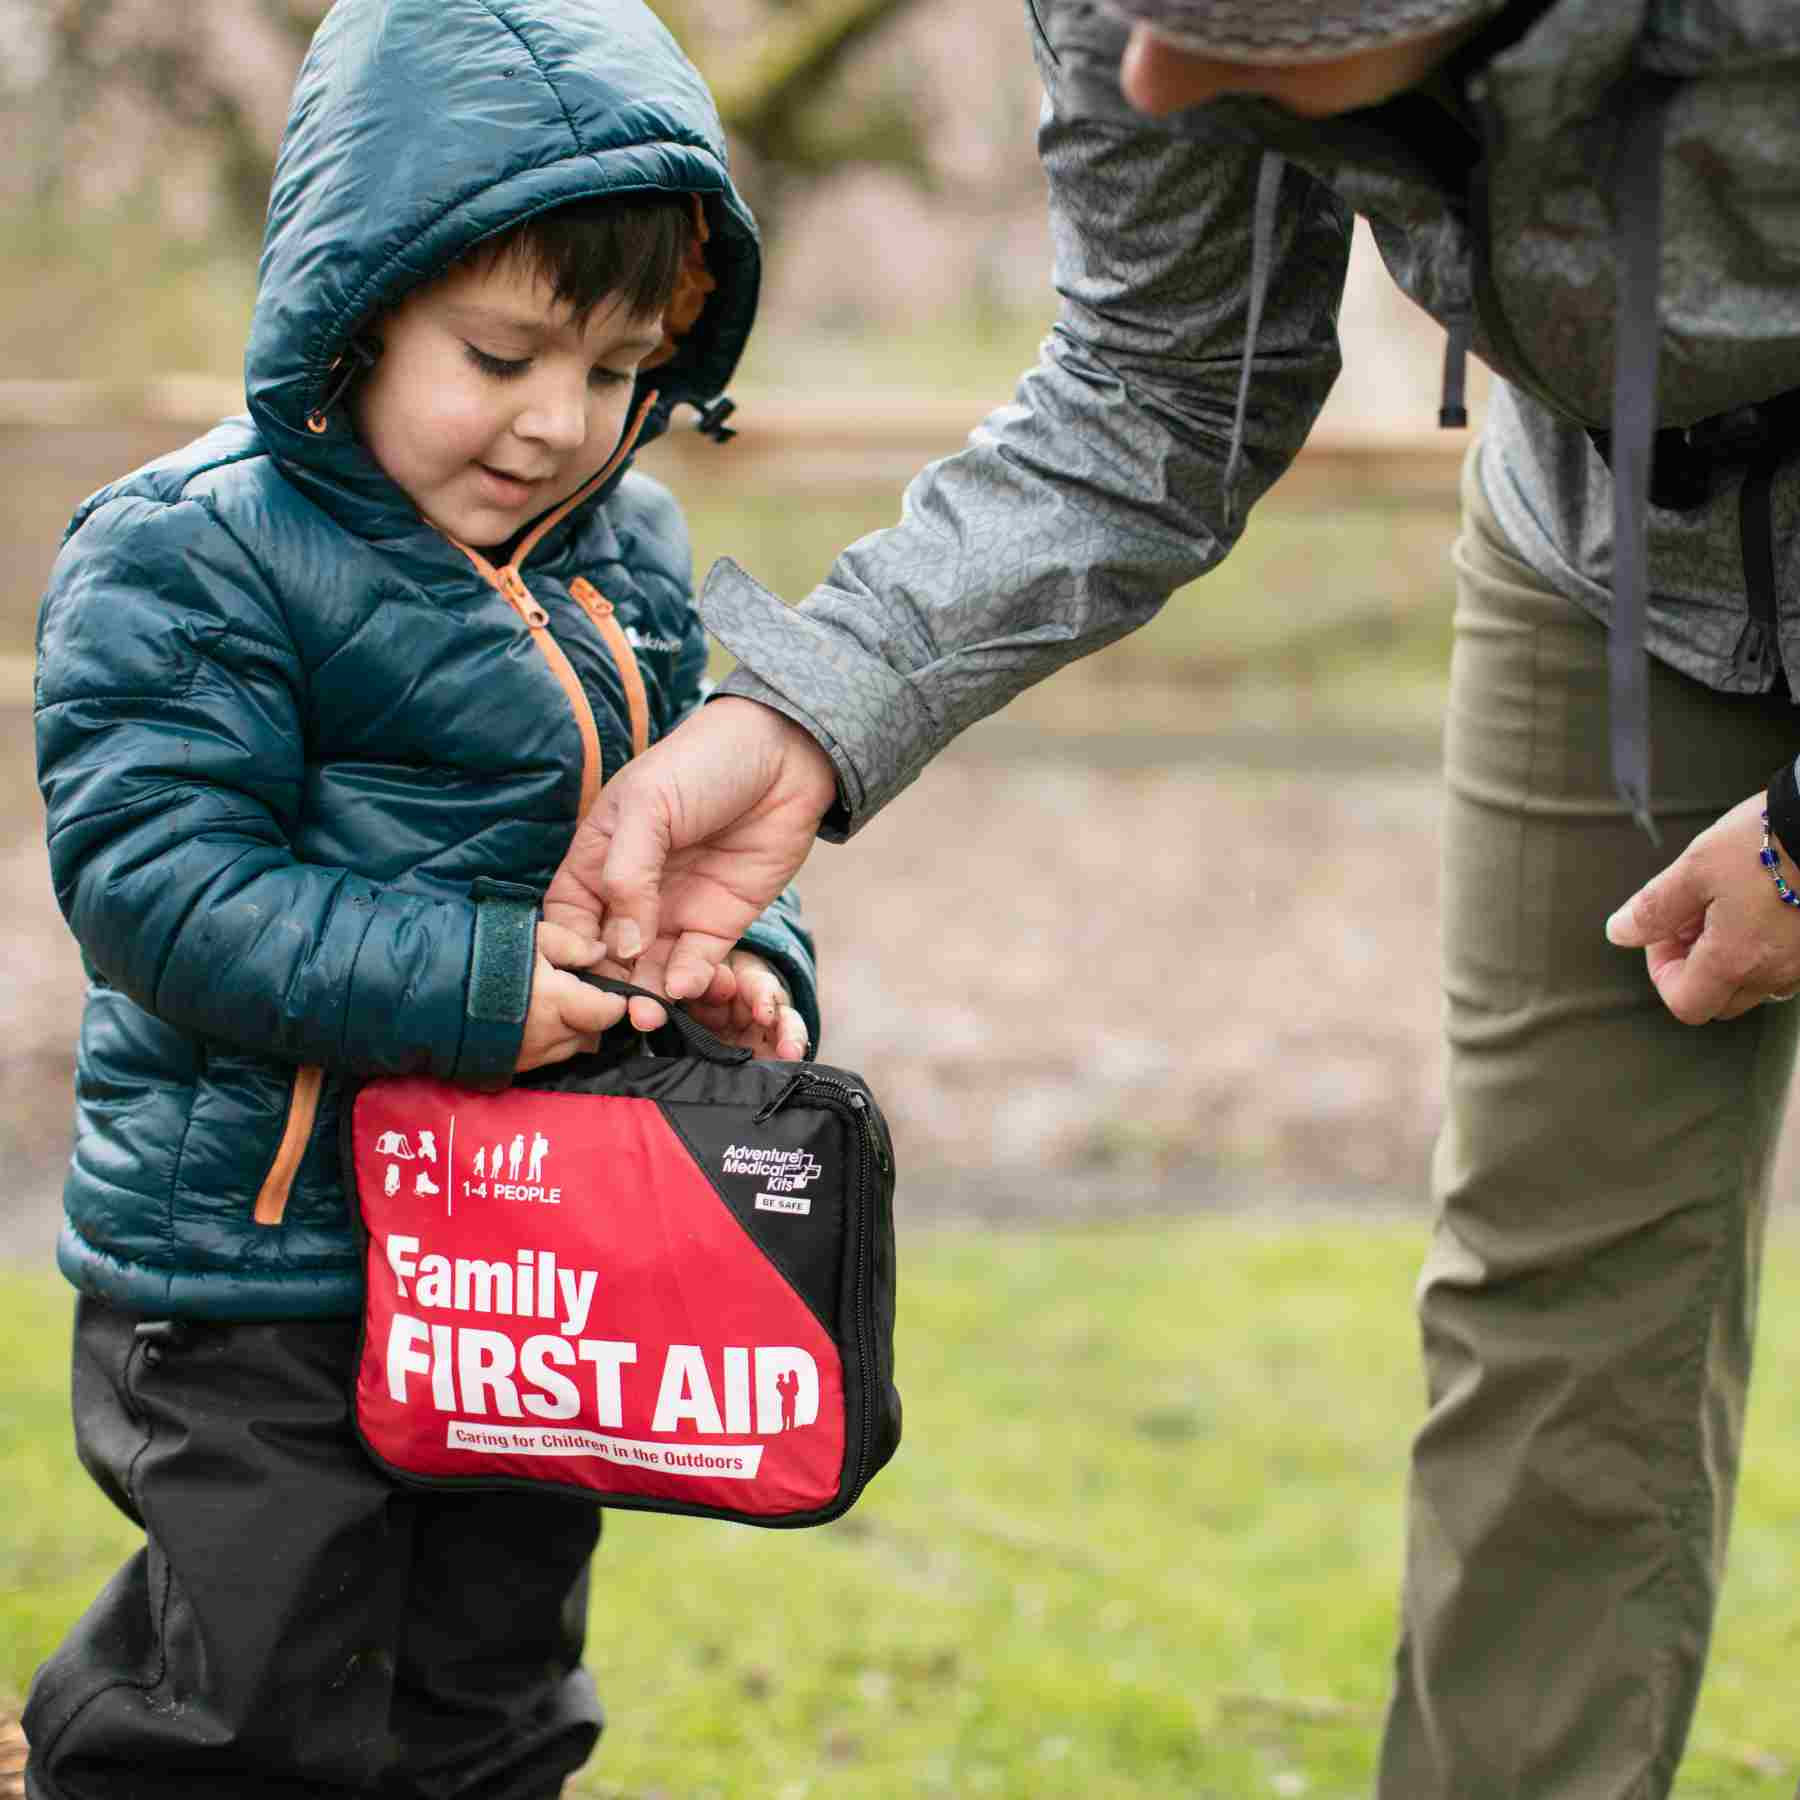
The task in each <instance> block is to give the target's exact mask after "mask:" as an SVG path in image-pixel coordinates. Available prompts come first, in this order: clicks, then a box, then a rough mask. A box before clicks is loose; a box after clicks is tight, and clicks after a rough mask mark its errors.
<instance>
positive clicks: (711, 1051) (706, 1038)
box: [569, 969, 756, 1067]
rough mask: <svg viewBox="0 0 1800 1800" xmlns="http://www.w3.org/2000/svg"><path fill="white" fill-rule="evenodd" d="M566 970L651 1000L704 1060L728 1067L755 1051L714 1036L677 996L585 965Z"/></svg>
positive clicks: (608, 988)
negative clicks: (593, 972) (592, 970)
mask: <svg viewBox="0 0 1800 1800" xmlns="http://www.w3.org/2000/svg"><path fill="white" fill-rule="evenodd" d="M569 973H570V974H572V975H579V976H580V977H581V979H582V980H583V981H585V982H586V983H587V984H588V986H589V987H597V988H599V989H601V990H602V991H603V992H605V993H608V994H623V995H624V996H625V998H626V999H627V1000H654V1001H655V1002H656V1004H657V1005H658V1006H660V1007H661V1008H662V1009H663V1011H664V1012H665V1013H667V1014H668V1017H669V1029H670V1030H672V1031H673V1032H674V1033H675V1035H676V1036H677V1037H678V1038H680V1039H681V1041H682V1043H683V1044H684V1045H685V1046H686V1047H687V1048H688V1049H689V1050H691V1051H692V1052H693V1054H694V1055H695V1056H698V1057H701V1058H703V1059H704V1060H705V1061H707V1062H712V1063H723V1064H725V1065H726V1066H728V1067H730V1066H734V1065H736V1064H738V1063H747V1062H749V1061H750V1060H751V1058H752V1057H753V1056H754V1055H755V1054H756V1053H755V1052H754V1051H753V1050H747V1049H745V1047H744V1046H743V1045H742V1044H728V1043H726V1042H725V1040H724V1039H723V1038H719V1037H714V1036H713V1034H712V1033H711V1032H710V1031H708V1030H707V1029H706V1027H705V1026H704V1025H702V1024H701V1023H700V1021H699V1020H698V1019H695V1018H691V1017H690V1016H689V1015H688V1014H687V1012H686V1011H685V1010H684V1009H683V1008H682V1004H681V1002H680V1001H679V1000H671V999H670V998H669V997H668V995H666V994H658V993H653V992H652V991H651V990H650V989H649V988H643V987H633V986H632V984H631V983H630V982H629V981H615V980H613V978H612V977H611V976H610V975H590V974H588V972H587V971H586V970H585V969H571V970H570V971H569Z"/></svg>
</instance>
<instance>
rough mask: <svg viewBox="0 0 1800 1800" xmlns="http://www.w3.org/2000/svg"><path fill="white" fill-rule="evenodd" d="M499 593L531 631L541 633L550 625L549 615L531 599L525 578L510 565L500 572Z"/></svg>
mask: <svg viewBox="0 0 1800 1800" xmlns="http://www.w3.org/2000/svg"><path fill="white" fill-rule="evenodd" d="M500 591H501V593H503V594H504V595H505V596H506V597H507V599H508V600H510V601H511V602H512V605H513V611H514V612H516V613H517V614H518V615H519V617H520V618H521V619H523V620H524V621H525V623H526V624H527V625H529V626H530V627H531V629H532V630H533V631H542V630H543V629H544V627H545V626H546V625H548V624H549V623H550V615H549V614H548V613H547V612H545V611H544V609H543V608H542V607H541V606H539V605H538V603H537V602H536V601H535V600H534V599H532V597H531V589H530V588H528V587H527V586H526V585H525V578H524V576H522V575H521V574H520V573H519V571H518V570H517V569H515V568H514V567H513V566H512V564H511V563H508V564H507V565H506V567H505V568H504V569H502V570H501V571H500Z"/></svg>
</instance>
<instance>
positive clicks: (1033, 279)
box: [0, 0, 1047, 378]
mask: <svg viewBox="0 0 1800 1800" xmlns="http://www.w3.org/2000/svg"><path fill="white" fill-rule="evenodd" d="M659 10H660V12H661V14H662V16H663V17H664V18H665V20H666V22H667V23H668V24H669V26H670V27H671V29H672V30H674V31H675V33H676V34H677V35H678V36H679V37H680V39H681V40H682V42H683V43H684V45H685V46H686V47H687V48H688V50H689V51H690V53H691V54H692V55H693V56H694V58H695V61H696V62H697V63H698V64H699V65H700V67H701V69H702V71H703V72H704V73H705V74H706V76H707V77H708V79H709V81H710V82H711V83H712V85H713V87H714V91H715V93H716V94H717V96H718V100H719V104H720V110H721V113H722V115H723V117H724V119H725V121H726V126H727V130H728V133H729V135H730V139H731V143H732V146H733V155H734V159H735V168H736V173H737V175H738V179H739V181H740V183H741V185H742V187H743V189H744V191H745V192H746V194H747V195H748V197H749V198H750V201H751V204H752V206H753V207H754V209H755V210H756V212H757V215H758V217H759V219H760V220H761V221H762V224H763V227H764V230H765V233H766V235H767V238H768V241H769V245H770V249H771V253H772V265H773V266H772V268H771V281H770V286H769V288H768V290H767V300H768V304H767V306H766V307H765V318H772V319H779V320H780V321H782V325H783V329H784V331H785V332H786V333H787V334H788V336H789V338H790V340H791V339H792V338H793V337H794V336H795V335H796V334H800V335H804V334H805V333H808V332H811V333H817V332H820V331H823V332H825V333H826V334H827V335H838V336H844V335H850V336H854V335H856V334H857V333H859V332H861V331H864V330H866V329H867V328H869V327H870V326H871V325H873V326H877V327H881V328H888V327H891V326H893V325H894V324H896V323H901V322H916V321H917V320H918V319H919V318H921V317H922V316H935V315H937V314H940V313H942V312H943V311H944V310H945V309H946V308H947V306H949V305H950V304H951V303H952V302H954V304H955V306H956V309H957V311H958V313H959V315H960V316H961V317H962V319H963V320H964V321H965V324H966V323H968V322H970V321H974V322H975V323H976V324H977V325H978V326H979V325H982V324H984V323H989V324H991V322H992V321H993V319H994V318H996V317H1007V318H1010V317H1011V315H1013V314H1015V313H1017V312H1018V311H1019V310H1021V309H1022V308H1029V309H1030V310H1033V311H1034V312H1035V314H1036V316H1037V318H1038V319H1039V320H1040V321H1041V319H1042V317H1043V316H1044V314H1045V311H1046V304H1045V294H1044V282H1043V270H1044V267H1045V263H1046V260H1047V258H1046V256H1045V255H1044V254H1043V253H1042V250H1043V230H1042V224H1041V221H1040V220H1039V218H1038V215H1039V213H1040V212H1041V210H1042V209H1041V201H1040V184H1039V180H1038V176H1037V173H1036V166H1035V161H1034V159H1033V156H1032V152H1031V125H1032V121H1033V119H1034V117H1035V112H1036V104H1037V90H1036V84H1035V76H1034V73H1033V70H1032V67H1031V61H1030V58H1029V56H1027V55H1026V54H1024V45H1023V41H1022V33H1021V31H1020V27H1019V21H1018V20H1017V19H1016V18H1015V17H1014V16H1013V15H1012V11H1011V9H1010V8H992V9H987V8H962V7H957V6H953V5H946V4H941V3H933V0H704V4H702V3H701V0H663V4H662V5H661V6H660V8H659ZM325 11H326V0H190V3H189V4H186V5H183V6H181V7H178V8H177V7H171V6H168V5H166V4H163V3H162V0H0V130H3V131H4V134H5V141H6V142H7V143H8V144H9V145H10V146H12V151H11V154H10V155H9V156H8V158H7V159H6V160H5V162H4V164H3V165H0V225H3V226H4V229H5V233H6V236H7V237H8V239H9V240H10V241H11V242H12V243H13V244H14V246H15V247H16V249H17V250H18V251H19V252H20V254H19V255H16V256H14V257H12V258H9V259H8V272H7V275H6V277H5V279H6V283H7V286H6V290H5V302H4V306H3V308H0V370H3V371H4V372H5V373H6V374H13V373H18V372H26V373H29V374H31V375H33V376H36V377H40V378H41V377H54V376H82V377H90V378H116V377H118V376H121V375H131V374H136V373H140V372H143V371H145V370H157V371H163V370H169V369H180V370H188V371H202V372H211V373H217V374H223V375H230V374H235V372H236V360H237V353H238V350H239V349H240V348H241V338H242V325H243V322H244V320H245V319H246V318H247V316H248V311H249V305H250V301H251V298H252V296H253V292H254V262H255V256H254V253H255V249H256V246H257V244H258V241H259V239H260V236H261V230H262V219H263V209H264V205H265V202H266V197H267V192H268V183H269V175H270V172H271V169H272V167H273V162H274V156H275V151H276V147H277V145H278V143H279V140H280V135H281V129H282V125H283V122H284V120H285V117H286V111H287V102H288V95H289V92H290V90H291V88H292V84H293V79H294V75H295V73H296V72H297V70H298V69H299V66H300V62H301V59H302V57H303V56H304V54H305V50H306V46H307V43H308V41H309V40H310V37H311V35H312V32H313V31H314V29H315V28H316V27H317V24H318V22H319V20H320V19H321V18H322V17H323V15H324V13H325ZM48 292H54V293H55V294H56V296H57V305H56V307H55V308H54V312H53V316H49V317H47V316H46V312H45V309H44V307H43V306H42V305H41V301H42V298H43V296H44V295H45V294H46V293H48Z"/></svg>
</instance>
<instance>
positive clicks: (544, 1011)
mask: <svg viewBox="0 0 1800 1800" xmlns="http://www.w3.org/2000/svg"><path fill="white" fill-rule="evenodd" d="M600 961H601V952H600V950H599V948H598V947H597V946H596V945H595V944H594V943H593V941H592V940H591V939H589V938H585V937H583V936H582V935H581V934H580V933H579V932H577V931H571V930H569V929H568V927H567V926H564V925H556V924H552V923H551V921H550V920H548V919H544V920H541V921H540V922H539V924H538V928H537V956H536V960H535V962H534V964H533V967H532V972H531V1002H530V1004H529V1006H528V1007H527V1008H526V1012H525V1037H524V1041H523V1042H522V1043H521V1044H520V1045H519V1059H518V1061H517V1062H515V1063H514V1064H513V1068H514V1069H515V1070H516V1071H519V1072H521V1073H522V1072H523V1071H524V1070H526V1069H537V1068H542V1067H543V1065H544V1064H545V1063H557V1062H567V1061H568V1059H569V1058H570V1057H571V1056H575V1055H577V1054H579V1053H581V1052H583V1051H592V1050H595V1049H597V1048H598V1047H599V1043H600V1034H601V1032H603V1031H605V1030H606V1029H607V1027H608V1026H610V1025H616V1024H618V1022H619V1020H620V1019H621V1018H623V1017H624V1015H625V1001H624V1000H623V999H622V998H621V997H620V996H619V995H617V994H606V993H602V992H601V991H600V989H599V988H597V987H589V986H588V984H587V983H586V982H585V981H583V980H582V979H581V977H580V976H579V975H574V974H571V973H569V971H570V970H573V969H589V968H595V967H596V966H597V965H599V964H600ZM609 972H610V971H609ZM658 1010H659V1011H660V1008H659V1009H658Z"/></svg>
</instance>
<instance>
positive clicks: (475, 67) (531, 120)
mask: <svg viewBox="0 0 1800 1800" xmlns="http://www.w3.org/2000/svg"><path fill="white" fill-rule="evenodd" d="M647 190H653V191H662V192H668V193H692V194H696V195H698V196H699V197H700V201H701V204H702V205H703V206H704V208H705V211H706V217H707V222H708V225H709V227H710V231H711V236H710V241H709V243H708V245H707V250H706V254H707V259H708V262H709V264H710V266H711V271H712V273H713V275H714V276H715V278H716V280H717V283H718V286H717V289H716V290H715V291H714V292H713V293H712V294H711V295H710V296H709V297H708V299H707V303H706V306H705V308H704V310H703V311H702V313H701V315H700V318H699V319H698V320H697V321H696V323H695V324H694V326H693V328H692V329H691V330H690V331H689V332H688V333H687V334H686V335H685V336H684V337H683V339H682V340H681V344H680V348H679V350H678V351H677V353H676V355H675V356H674V357H673V358H672V359H671V360H670V361H668V362H666V363H664V364H663V365H662V366H661V367H659V368H657V369H655V370H653V371H650V372H649V373H647V374H646V375H645V376H644V377H643V378H642V386H643V388H644V389H645V390H646V391H648V390H649V389H651V388H654V389H656V390H657V392H658V393H659V395H660V396H661V397H660V399H659V401H658V403H657V405H656V407H655V409H654V410H653V412H652V414H651V417H650V419H649V421H648V423H647V424H646V427H645V430H644V433H643V435H642V437H640V439H639V442H640V443H642V442H645V441H647V440H648V439H649V438H650V437H652V436H654V435H655V434H656V433H657V432H659V431H661V430H662V429H664V428H665V427H666V425H667V422H668V417H669V413H670V411H671V409H672V408H673V407H674V406H676V405H678V404H680V403H683V402H687V403H691V404H694V405H701V404H704V403H705V402H707V401H709V400H711V399H713V398H714V397H716V396H717V394H718V393H719V391H720V389H721V388H723V386H724V385H725V383H726V381H727V380H729V378H730V376H731V372H732V370H733V369H734V368H735V367H736V366H737V361H738V358H739V356H740V354H741V353H742V350H743V346H744V341H745V339H746V337H747V336H748V335H749V331H750V325H751V321H752V319H753V318H754V316H755V312H756V296H757V287H758V283H759V279H760V272H761V254H760V250H759V247H758V241H757V232H756V224H755V221H754V220H753V219H752V218H751V216H750V213H749V210H748V209H747V208H746V207H745V205H744V203H743V201H742V200H741V199H740V198H739V196H738V193H737V191H736V189H735V188H734V187H733V185H732V182H731V177H730V173H729V171H728V168H727V163H726V148H725V137H724V131H723V128H722V126H721V125H720V122H719V116H718V112H717V110H716V108H715V107H714V105H713V102H712V98H711V96H710V94H709V93H708V92H707V89H706V85H705V83H704V82H703V81H702V80H701V79H700V76H699V74H698V72H697V71H696V70H695V69H694V67H693V65H692V64H691V63H690V62H689V61H688V59H687V57H686V56H685V55H684V54H683V53H682V51H681V49H680V47H679V46H678V45H677V44H676V42H675V40H674V39H673V38H672V37H671V36H670V35H669V33H668V31H667V30H666V29H665V28H664V26H663V25H662V24H661V22H660V21H659V20H658V19H657V18H656V17H655V16H654V14H652V13H651V12H650V11H649V9H648V8H647V7H645V6H644V5H642V4H641V3H640V0H530V4H523V3H521V0H337V4H336V5H335V6H334V7H333V8H332V10H331V11H330V12H329V13H328V14H327V15H326V18H325V21H324V23H323V24H322V25H321V26H320V27H319V30H318V33H317V35H316V36H315V37H314V39H313V43H312V48H311V49H310V50H309V52H308V53H307V57H306V61H305V63H304V65H303V67H302V68H301V71H300V77H299V80H298V82H297V83H296V84H295V89H294V99H293V106H292V109H291V111H290V113H289V115H288V123H287V129H286V132H285V133H284V135H283V137H282V143H281V152H280V155H279V157H278V159H277V161H276V166H275V179H274V185H273V188H272V191H271V194H270V199H269V214H268V224H267V228H266V230H265V233H264V239H263V251H262V261H261V265H260V269H259V274H258V282H257V299H256V311H255V316H254V318H253V320H252V323H251V329H250V342H249V348H248V350H247V352H246V354H245V368H244V376H245V392H246V394H247V397H248V400H249V406H250V412H251V415H252V417H253V418H254V419H255V421H256V424H257V428H258V430H259V432H260V434H261V436H262V438H263V441H264V443H265V444H266V445H267V447H268V448H269V450H270V452H271V453H272V454H273V455H274V456H275V458H276V459H277V461H278V462H279V463H280V464H281V466H282V469H283V471H284V473H286V474H287V475H288V476H289V477H290V478H291V479H293V480H295V481H297V482H298V483H299V485H300V486H302V487H303V488H304V489H305V490H307V491H308V492H309V493H310V494H311V495H312V496H313V497H314V498H315V499H318V500H319V501H320V502H321V504H324V505H325V506H326V507H327V509H328V510H330V511H331V512H333V513H334V514H336V515H338V516H339V517H340V518H342V519H343V520H344V522H345V523H346V524H348V525H350V526H351V527H352V528H353V529H357V530H359V531H362V532H364V533H366V534H370V535H378V534H382V533H384V532H385V531H387V530H389V529H393V528H395V527H398V526H400V520H399V519H398V518H396V517H394V509H396V508H398V509H400V511H401V512H402V513H407V512H410V511H411V508H410V504H409V503H408V502H407V501H406V499H405V496H404V495H403V494H402V493H401V492H400V490H399V489H398V488H397V487H395V486H394V484H393V483H392V482H391V481H389V480H388V478H387V477H386V476H385V475H384V474H383V473H382V472H381V470H380V469H379V468H378V467H377V465H376V464H375V462H374V461H373V459H372V458H371V457H370V456H369V455H368V453H367V452H366V451H365V450H364V449H363V448H362V446H361V445H360V443H359V442H358V441H357V439H356V436H355V434H354V433H353V432H352V431H351V429H350V427H349V423H348V420H347V416H346V414H345V411H344V408H343V406H342V404H341V402H340V403H337V404H334V405H331V406H330V407H329V408H327V402H328V401H329V400H331V399H332V396H333V392H334V390H335V389H337V388H339V386H340V383H341V377H342V373H343V370H342V368H340V367H338V366H337V365H338V364H339V359H340V358H342V357H344V355H345V352H346V346H347V345H348V343H349V341H350V339H351V337H352V335H353V333H354V332H355V330H356V327H357V325H358V323H359V322H360V321H362V320H363V319H366V318H367V317H369V315H370V314H372V313H373V312H375V311H376V310H377V309H378V308H380V307H383V306H385V305H388V304H391V303H392V302H393V301H395V300H397V299H398V298H399V297H400V296H401V295H402V294H404V293H405V292H406V291H407V290H408V289H409V288H412V287H415V286H417V285H418V284H419V283H421V282H423V281H426V280H429V279H430V278H432V277H434V276H436V275H438V274H440V273H442V272H443V271H444V270H445V269H446V268H448V267H449V266H450V265H451V264H452V263H453V262H455V261H456V259H457V258H458V257H460V256H462V255H463V254H464V253H465V252H466V251H468V250H469V249H471V248H472V247H473V246H474V245H476V244H477V243H480V242H481V241H482V240H483V239H486V238H490V237H494V236H496V235H498V234H500V233H502V232H504V231H507V230H509V229H510V228H512V227H513V226H515V225H517V224H519V223H520V222H521V221H522V220H524V219H527V218H529V217H531V216H532V215H533V214H535V213H539V212H544V211H547V210H549V209H550V208H552V207H557V206H562V205H565V204H567V203H568V202H570V201H574V200H585V199H593V198H596V197H600V196H604V195H607V194H623V193H634V192H644V191H647ZM321 414H323V422H324V429H323V430H318V429H316V426H317V423H318V420H319V416H320V415H321ZM309 418H311V419H313V420H314V427H312V428H309V425H308V420H309ZM584 510H585V508H584ZM384 515H385V516H384ZM415 517H416V515H415Z"/></svg>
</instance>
